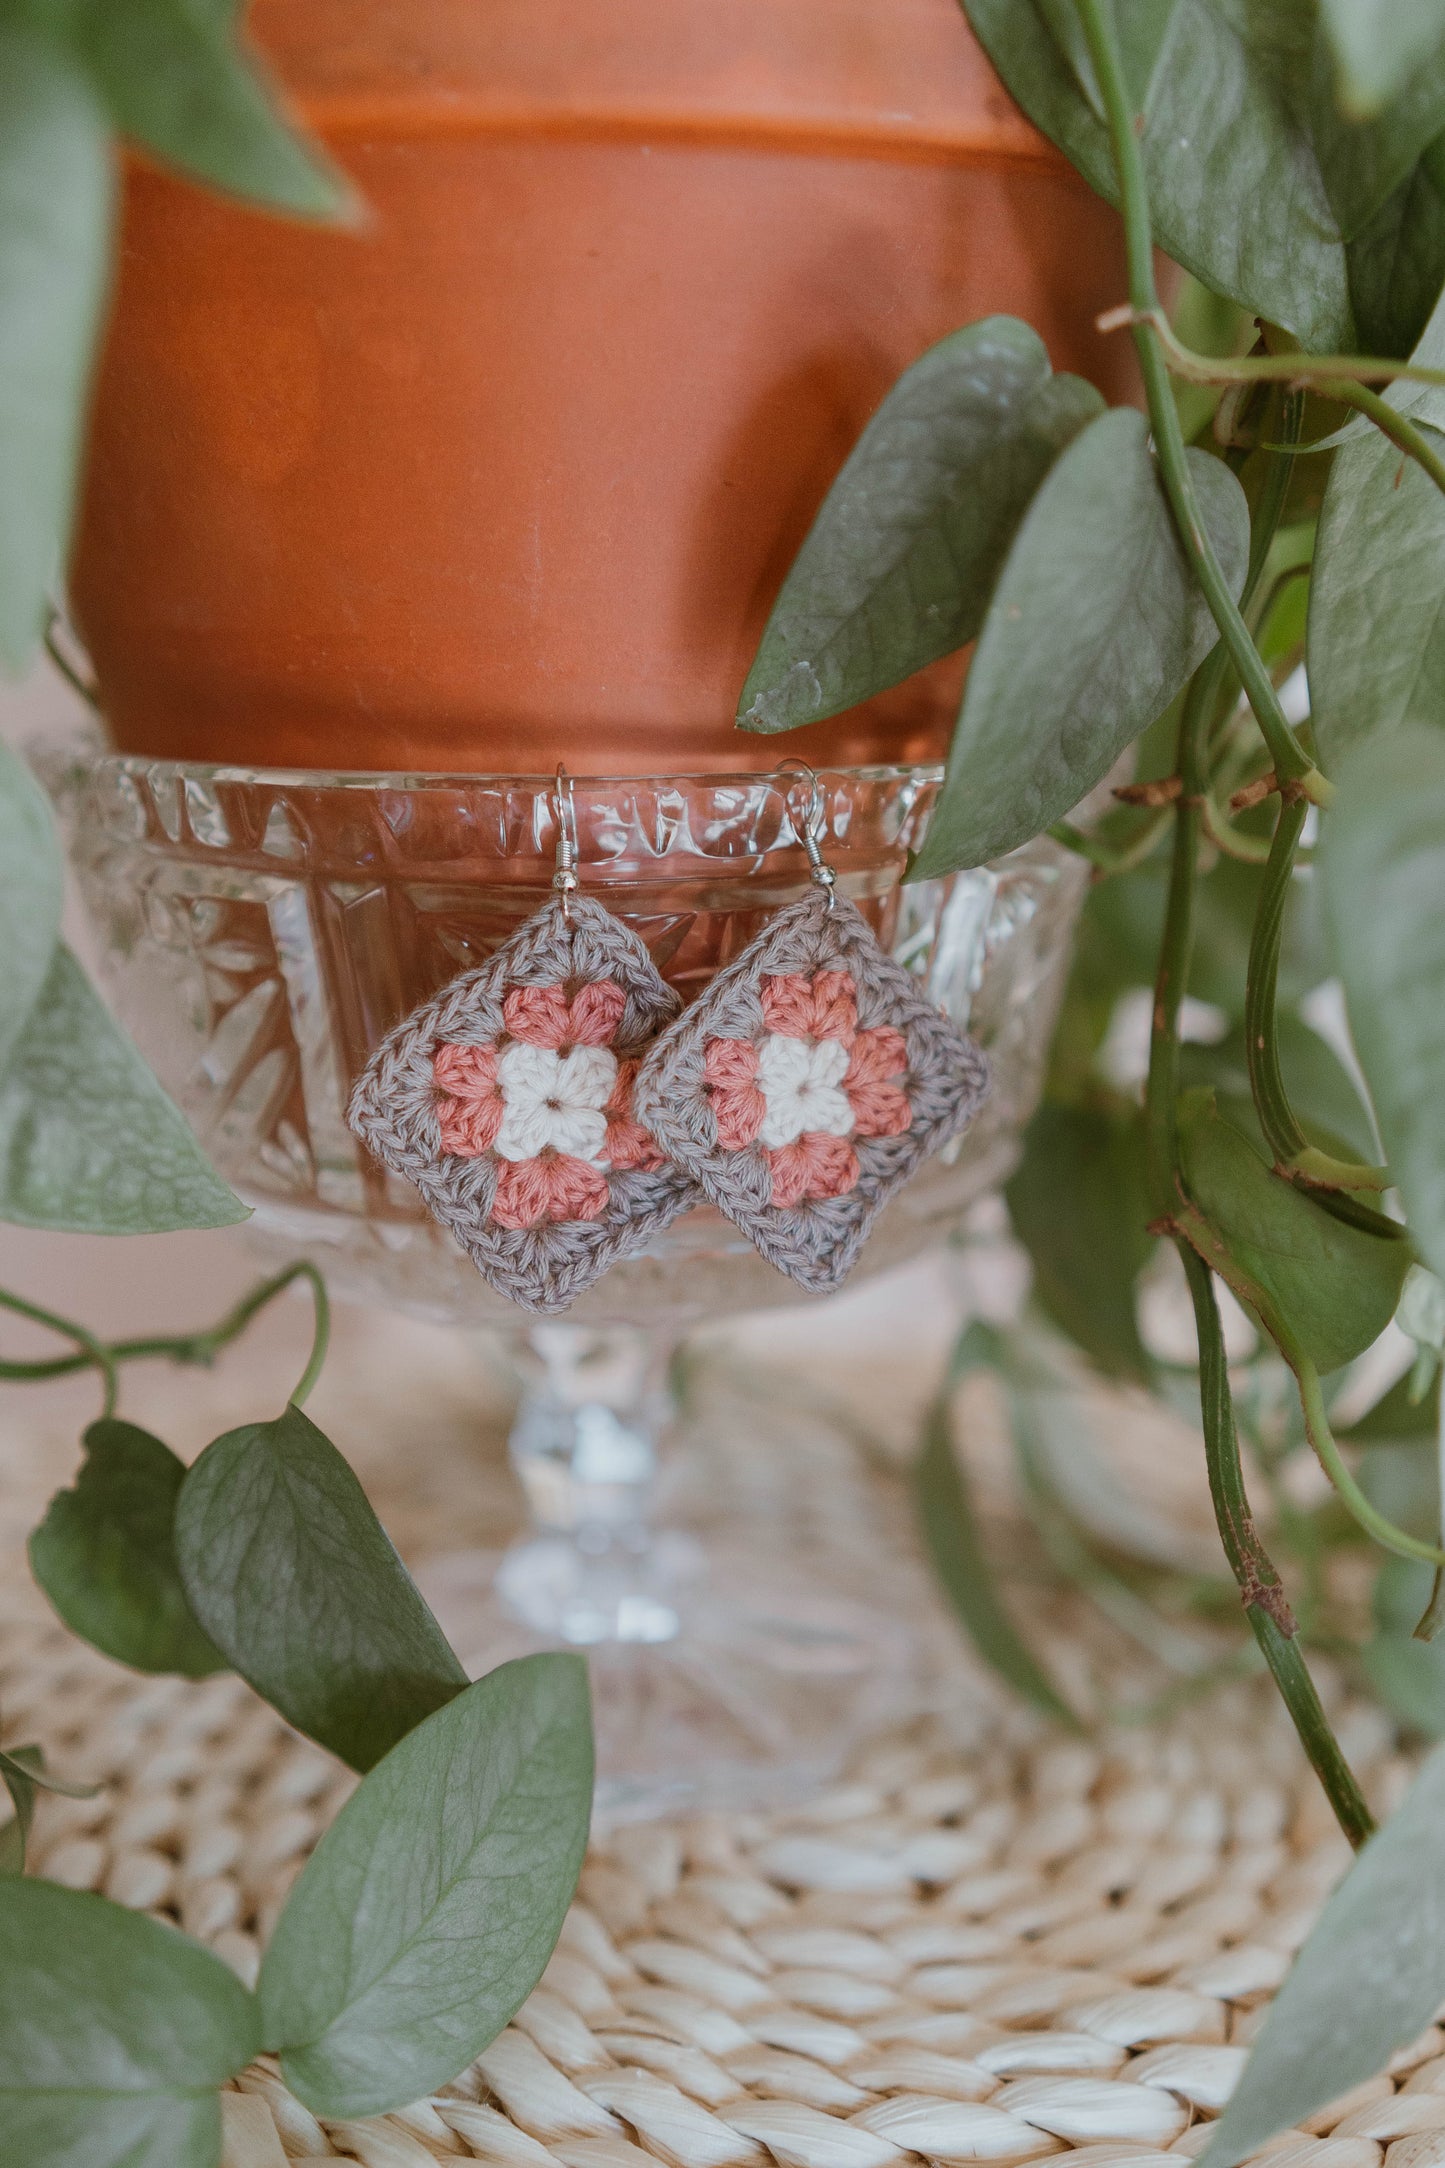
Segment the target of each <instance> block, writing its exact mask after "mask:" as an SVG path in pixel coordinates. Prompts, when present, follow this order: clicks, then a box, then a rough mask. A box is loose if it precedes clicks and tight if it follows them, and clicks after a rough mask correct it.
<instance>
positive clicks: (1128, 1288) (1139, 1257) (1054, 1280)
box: [1004, 1105, 1154, 1384]
mask: <svg viewBox="0 0 1445 2168" xmlns="http://www.w3.org/2000/svg"><path fill="white" fill-rule="evenodd" d="M1004 1194H1005V1196H1006V1197H1007V1199H1008V1207H1009V1212H1010V1214H1011V1215H1012V1218H1013V1224H1014V1232H1015V1234H1016V1235H1017V1236H1018V1238H1019V1240H1020V1241H1021V1242H1022V1243H1023V1245H1024V1248H1025V1249H1026V1250H1027V1251H1028V1253H1029V1256H1030V1258H1031V1259H1032V1261H1033V1268H1034V1294H1035V1296H1036V1297H1037V1299H1038V1301H1039V1302H1040V1303H1041V1304H1042V1306H1043V1308H1044V1309H1045V1310H1046V1311H1047V1313H1048V1315H1049V1316H1050V1317H1051V1318H1052V1319H1053V1321H1054V1323H1055V1324H1056V1325H1059V1326H1061V1327H1062V1329H1063V1330H1064V1331H1065V1332H1066V1333H1068V1334H1069V1336H1070V1338H1071V1339H1073V1340H1075V1341H1076V1342H1077V1343H1078V1345H1079V1346H1080V1347H1081V1348H1082V1349H1083V1350H1084V1352H1085V1354H1087V1355H1088V1356H1089V1358H1090V1359H1091V1361H1092V1362H1093V1363H1094V1364H1095V1366H1096V1367H1097V1368H1098V1369H1099V1370H1101V1371H1103V1373H1104V1375H1105V1376H1106V1377H1121V1378H1122V1377H1130V1378H1136V1379H1138V1380H1139V1381H1140V1382H1141V1383H1143V1384H1147V1383H1148V1382H1149V1380H1150V1378H1151V1377H1152V1375H1153V1369H1154V1366H1153V1364H1152V1363H1151V1361H1150V1359H1149V1356H1148V1354H1147V1353H1146V1351H1145V1348H1144V1344H1143V1342H1142V1341H1141V1340H1140V1338H1139V1326H1138V1320H1137V1316H1136V1311H1135V1282H1136V1281H1137V1280H1138V1277H1139V1274H1140V1272H1141V1271H1142V1270H1143V1268H1144V1266H1145V1264H1146V1263H1147V1262H1148V1260H1149V1257H1150V1255H1151V1254H1152V1252H1153V1249H1154V1239H1153V1237H1152V1236H1151V1235H1149V1234H1148V1233H1147V1232H1146V1225H1147V1222H1148V1219H1149V1209H1148V1203H1147V1199H1146V1194H1145V1181H1144V1168H1143V1158H1142V1149H1141V1136H1140V1124H1139V1120H1138V1117H1137V1115H1135V1114H1132V1113H1131V1114H1130V1115H1129V1116H1128V1117H1126V1118H1120V1117H1117V1116H1114V1115H1110V1114H1106V1113H1103V1112H1101V1111H1098V1110H1096V1109H1094V1108H1090V1107H1056V1106H1049V1105H1044V1106H1042V1107H1040V1108H1039V1111H1038V1113H1037V1114H1036V1115H1035V1116H1034V1118H1033V1120H1032V1121H1031V1122H1030V1124H1029V1126H1028V1129H1027V1131H1026V1132H1025V1136H1024V1150H1023V1157H1022V1159H1021V1160H1020V1162H1019V1165H1018V1168H1017V1171H1016V1172H1015V1173H1014V1175H1013V1176H1012V1178H1011V1180H1010V1181H1009V1183H1008V1185H1007V1188H1006V1190H1005V1192H1004Z"/></svg>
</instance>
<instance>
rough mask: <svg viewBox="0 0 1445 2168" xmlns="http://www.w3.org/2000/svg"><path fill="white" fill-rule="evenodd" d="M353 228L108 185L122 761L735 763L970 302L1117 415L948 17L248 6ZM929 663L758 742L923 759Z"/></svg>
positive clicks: (527, 0)
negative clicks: (781, 655)
mask: <svg viewBox="0 0 1445 2168" xmlns="http://www.w3.org/2000/svg"><path fill="white" fill-rule="evenodd" d="M254 27H255V30H256V33H257V35H258V37H259V38H260V40H261V42H262V44H263V45H264V46H265V47H266V48H267V50H268V51H269V52H270V53H271V55H272V56H273V58H274V61H275V63H276V65H277V67H278V69H279V70H280V73H281V75H282V77H283V79H284V80H285V82H286V83H287V84H288V85H289V87H290V89H291V91H292V93H293V95H294V96H295V98H296V100H297V102H298V104H299V106H300V107H301V109H302V111H303V112H304V114H305V115H306V116H307V118H308V119H309V120H310V122H311V123H312V125H313V126H314V127H315V128H316V129H317V130H318V131H319V132H320V133H321V135H322V136H323V137H324V138H325V140H326V141H327V143H328V144H329V145H330V146H331V148H332V150H333V152H334V154H335V156H336V157H337V158H338V159H339V160H340V162H341V163H342V164H343V165H344V166H345V167H346V168H347V169H348V170H349V172H350V173H351V174H352V175H353V176H354V178H355V181H356V184H357V187H358V189H359V190H360V191H361V194H362V195H363V197H364V198H365V199H366V201H367V203H368V204H369V205H370V206H371V212H372V216H371V220H370V224H369V227H368V228H367V229H366V230H365V231H363V232H360V233H348V232H338V231H330V230H315V229H308V228H304V227H300V226H296V225H292V224H289V223H286V222H283V221H279V220H275V219H271V218H267V217H264V216H261V215H258V214H256V213H255V212H252V211H248V210H245V209H241V208H237V207H234V206H231V205H228V204H225V203H222V202H219V201H217V200H216V199H214V198H213V197H210V196H208V195H206V194H205V193H203V192H202V191H200V190H199V189H196V188H193V187H190V186H188V185H185V184H182V183H179V182H177V181H175V180H172V179H170V178H168V177H164V176H161V175H159V174H156V173H154V172H150V171H139V170H137V171H133V172H132V173H131V174H130V176H129V180H128V185H127V194H126V208H125V224H124V252H123V265H122V271H121V277H120V283H119V292H118V298H117V305H116V310H115V316H114V321H113V324H112V327H111V331H110V336H109V343H108V346H107V350H106V354H105V359H104V364H103V368H102V372H101V377H100V383H99V390H98V400H97V407H96V417H95V431H94V438H93V446H92V455H91V465H90V474H89V483H88V491H87V495H86V501H85V506H84V514H83V522H82V529H81V535H80V542H79V548H78V553H77V558H76V563H75V573H74V583H73V584H74V596H75V602H76V609H77V616H78V619H79V622H80V625H81V628H82V630H83V632H84V635H85V637H86V640H87V642H88V644H89V646H90V649H91V653H92V655H93V658H94V661H95V665H96V669H97V672H98V674H99V678H100V681H101V685H102V688H103V692H104V696H105V700H106V704H107V706H108V708H109V711H110V715H111V719H112V722H113V725H114V729H115V734H116V738H117V740H118V742H119V744H120V745H121V747H123V748H125V749H127V750H131V751H138V752H147V753H153V754H158V755H166V756H174V757H179V758H184V759H213V760H223V761H241V762H248V763H257V764H268V765H300V766H307V767H316V768H353V769H355V768H373V767H407V768H414V769H421V770H475V769H478V768H482V767H485V768H489V769H494V770H495V769H509V770H516V771H523V772H526V771H531V772H536V771H543V770H548V769H550V768H551V767H552V766H553V764H554V763H555V762H556V761H557V760H558V759H563V760H565V761H566V762H567V763H568V765H569V766H570V767H572V768H573V769H574V770H576V771H579V772H592V773H598V772H606V771H617V772H628V773H639V772H641V773H648V772H650V773H656V772H658V771H659V770H666V769H677V770H687V769H690V770H694V771H696V770H703V769H708V768H748V767H756V766H758V765H760V764H761V765H767V764H768V762H769V761H770V759H771V757H772V754H771V750H765V749H764V748H763V746H761V745H760V743H759V741H758V740H757V739H755V738H752V737H748V736H745V735H743V734H742V733H739V732H736V731H735V730H734V729H733V726H732V715H733V710H734V706H735V703H736V698H737V693H738V689H739V686H740V685H741V682H742V679H743V677H744V675H745V673H746V670H747V666H748V663H749V661H750V659H751V655H752V652H753V649H754V647H755V645H756V642H757V638H758V635H759V633H760V631H761V629H762V626H763V623H764V621H765V619H766V616H767V612H768V608H769V605H770V603H771V601H772V598H773V596H774V594H775V593H776V590H777V587H778V584H779V582H780V580H781V578H782V575H783V573H784V571H785V570H786V568H787V565H788V563H789V561H790V559H791V557H792V555H793V552H794V551H795V549H796V548H797V545H798V543H799V542H800V541H801V539H802V537H803V535H804V533H805V532H806V530H807V527H808V524H809V521H810V520H811V518H812V516H813V513H814V512H815V510H816V508H817V505H818V503H819V502H820V500H821V498H822V496H823V494H824V492H825V491H826V489H827V487H828V484H829V482H830V481H831V479H832V477H833V475H834V474H835V473H836V471H837V468H838V466H839V464H840V462H841V461H842V459H843V457H844V456H845V454H846V452H847V450H848V448H849V446H850V445H851V443H852V442H853V440H854V439H855V437H856V436H857V434H858V432H859V430H860V429H861V427H862V426H863V424H864V422H865V421H866V420H867V418H868V416H869V414H870V412H871V411H872V410H873V408H874V407H875V405H876V404H877V402H878V400H879V398H880V397H881V395H882V394H883V392H884V391H885V390H886V389H887V387H888V385H889V384H890V383H891V381H892V380H893V378H894V377H895V376H896V375H897V374H898V372H899V371H900V370H901V369H902V368H903V367H904V366H905V365H906V364H907V363H908V362H910V361H911V360H913V359H914V358H915V357H916V356H917V355H918V354H919V353H920V352H921V351H922V349H923V348H924V347H926V346H927V345H929V344H930V343H931V342H932V341H933V340H934V339H936V338H938V337H939V336H941V335H942V334H943V333H944V332H945V331H948V330H950V329H952V328H954V327H955V326H957V325H959V324H962V323H965V322H967V321H968V320H970V319H971V318H974V317H977V316H981V315H984V314H986V313H988V312H989V311H992V310H1009V311H1012V312H1013V313H1015V314H1017V315H1020V316H1022V317H1025V318H1027V319H1028V320H1029V321H1030V322H1031V323H1033V324H1034V325H1035V326H1036V327H1037V328H1038V329H1039V330H1040V331H1041V332H1042V333H1043V335H1044V337H1045V339H1046V340H1047V341H1048V344H1049V346H1050V349H1051V351H1052V354H1053V357H1054V360H1055V363H1056V365H1058V366H1060V367H1067V368H1073V369H1078V370H1081V371H1083V372H1084V373H1086V374H1088V375H1091V376H1093V377H1094V378H1095V380H1096V381H1097V382H1099V383H1100V384H1101V385H1103V386H1104V388H1105V389H1106V390H1107V391H1109V392H1110V393H1111V394H1112V395H1114V396H1119V395H1121V394H1122V393H1123V392H1125V391H1126V389H1127V372H1128V367H1129V362H1128V353H1127V347H1126V344H1125V342H1123V341H1119V340H1114V341H1105V340H1102V339H1100V338H1099V336H1098V335H1097V334H1096V333H1095V331H1094V330H1093V328H1092V327H1093V319H1094V316H1095V314H1096V313H1097V312H1098V311H1099V310H1100V309H1101V308H1104V307H1107V306H1108V305H1109V304H1110V303H1112V302H1115V301H1117V300H1118V299H1119V297H1120V296H1121V294H1122V293H1123V292H1124V286H1125V281H1124V272H1123V266H1122V258H1121V250H1120V245H1119V236H1118V231H1117V226H1116V222H1115V221H1114V219H1113V217H1112V214H1110V213H1109V212H1107V211H1106V210H1105V208H1104V207H1103V206H1102V205H1101V204H1100V203H1099V202H1098V201H1097V200H1096V199H1095V198H1094V197H1093V196H1091V195H1090V194H1089V193H1088V191H1087V190H1086V189H1085V188H1084V187H1083V185H1082V183H1080V182H1079V181H1077V180H1076V179H1074V178H1073V177H1072V176H1071V175H1070V174H1069V173H1068V171H1067V169H1066V168H1064V166H1063V165H1062V163H1061V162H1060V161H1059V160H1058V159H1057V158H1056V156H1055V155H1054V153H1053V152H1052V151H1051V150H1050V149H1049V148H1048V146H1047V145H1046V144H1044V143H1043V141H1042V139H1041V138H1039V137H1038V136H1037V135H1035V134H1034V132H1033V131H1032V129H1031V128H1030V127H1029V126H1028V125H1027V123H1026V122H1025V121H1024V120H1023V119H1022V118H1021V116H1020V115H1019V114H1018V112H1017V111H1016V110H1015V109H1014V107H1013V106H1012V105H1011V104H1010V102H1009V101H1008V99H1007V97H1006V96H1005V94H1004V92H1003V91H1002V89H1001V88H1000V86H999V84H998V82H997V79H996V78H995V77H994V76H993V74H992V72H991V70H990V69H989V66H988V64H987V62H986V61H985V59H984V58H983V55H982V53H981V52H980V50H979V48H978V47H977V46H976V45H975V43H974V42H973V40H972V38H971V36H970V34H969V32H968V30H967V28H966V26H965V24H964V22H963V19H962V16H961V15H960V13H959V11H958V9H957V6H956V5H955V0H608V4H607V5H606V6H604V7H599V6H597V5H596V0H485V4H483V5H479V4H478V0H262V4H260V5H259V6H258V7H257V9H256V11H255V17H254ZM958 680H959V666H958V665H957V664H956V663H955V664H952V665H944V666H941V667H940V668H939V669H938V670H936V671H934V672H932V673H930V674H929V676H928V677H927V678H925V679H922V680H919V681H916V682H915V683H913V684H912V685H910V686H907V687H904V688H900V689H899V690H898V691H897V692H896V693H894V694H891V695H889V696H887V697H885V698H884V699H882V700H879V701H876V702H874V703H871V704H870V705H869V706H868V707H867V708H865V709H860V710H856V711H855V712H854V713H853V714H851V715H848V716H845V717H841V718H839V719H838V720H836V721H835V722H832V723H827V724H822V725H819V726H817V728H816V729H815V730H813V731H810V732H808V733H806V734H803V735H800V736H794V737H792V738H790V739H789V743H788V749H789V750H790V751H800V752H803V753H805V754H806V755H808V756H809V757H811V758H812V759H814V760H815V761H816V762H819V763H822V762H823V761H828V762H845V761H847V762H853V761H866V760H871V759H877V758H892V759H899V758H911V759H916V758H928V757H932V756H933V755H935V754H936V753H937V752H938V750H939V749H940V748H941V746H942V745H943V743H944V742H945V741H946V733H947V728H948V725H949V723H950V721H951V718H952V713H953V708H954V704H955V701H956V695H957V685H958Z"/></svg>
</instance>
